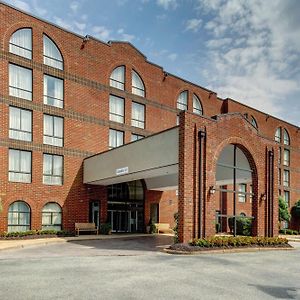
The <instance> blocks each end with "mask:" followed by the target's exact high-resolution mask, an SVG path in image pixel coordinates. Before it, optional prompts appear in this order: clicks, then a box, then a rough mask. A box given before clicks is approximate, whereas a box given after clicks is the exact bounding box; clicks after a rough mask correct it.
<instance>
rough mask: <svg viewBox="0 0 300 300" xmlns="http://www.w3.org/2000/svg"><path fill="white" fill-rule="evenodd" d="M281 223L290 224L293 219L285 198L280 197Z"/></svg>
mask: <svg viewBox="0 0 300 300" xmlns="http://www.w3.org/2000/svg"><path fill="white" fill-rule="evenodd" d="M278 200H279V214H278V217H279V221H286V222H288V221H289V220H290V219H291V214H290V212H289V208H288V205H287V203H286V202H285V200H284V199H283V197H281V196H280V197H279V199H278Z"/></svg>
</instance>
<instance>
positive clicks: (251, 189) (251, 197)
mask: <svg viewBox="0 0 300 300" xmlns="http://www.w3.org/2000/svg"><path fill="white" fill-rule="evenodd" d="M249 193H250V195H249V200H250V203H252V199H253V185H252V184H250V185H249Z"/></svg>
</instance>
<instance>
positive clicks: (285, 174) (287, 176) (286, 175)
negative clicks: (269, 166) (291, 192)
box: [283, 170, 290, 186]
mask: <svg viewBox="0 0 300 300" xmlns="http://www.w3.org/2000/svg"><path fill="white" fill-rule="evenodd" d="M283 185H284V186H290V171H288V170H284V171H283Z"/></svg>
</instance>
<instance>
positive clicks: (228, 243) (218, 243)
mask: <svg viewBox="0 0 300 300" xmlns="http://www.w3.org/2000/svg"><path fill="white" fill-rule="evenodd" d="M189 244H190V245H191V246H197V247H201V248H231V247H246V246H248V247H254V246H257V247H268V246H283V245H288V240H287V239H286V238H279V237H250V236H236V237H233V236H216V237H210V238H205V239H194V240H192V241H191V242H190V243H189Z"/></svg>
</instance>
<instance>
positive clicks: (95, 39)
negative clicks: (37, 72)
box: [0, 0, 300, 129]
mask: <svg viewBox="0 0 300 300" xmlns="http://www.w3.org/2000/svg"><path fill="white" fill-rule="evenodd" d="M0 4H3V5H5V6H8V7H10V8H12V9H14V10H16V11H19V12H21V13H23V14H25V15H28V16H30V17H32V18H35V19H37V20H39V21H42V22H44V23H47V24H50V25H52V26H54V27H56V28H58V29H60V30H62V31H64V32H67V33H70V34H72V35H75V36H77V37H78V38H80V39H84V38H86V37H88V38H90V39H93V40H94V41H96V42H99V43H101V44H103V45H106V46H108V47H109V46H111V44H113V43H124V44H128V45H129V46H131V47H132V48H134V49H135V50H136V51H137V52H138V53H139V54H140V55H142V56H143V57H144V59H145V61H146V62H148V63H150V64H152V65H154V66H156V67H158V68H160V69H162V71H163V72H165V74H167V75H170V76H172V77H174V78H177V79H179V80H182V81H184V82H186V83H188V84H191V85H193V86H195V87H197V88H201V89H203V90H205V91H207V92H209V93H213V94H216V95H217V93H216V92H214V91H212V90H210V89H207V88H205V87H203V86H201V85H199V84H196V83H194V82H191V81H189V80H187V79H184V78H182V77H180V76H177V75H174V74H172V73H169V72H167V71H164V68H163V67H162V66H159V65H157V64H155V63H153V62H151V61H148V59H147V57H146V56H145V55H144V54H143V53H142V52H141V51H140V50H139V49H137V48H136V47H135V46H134V45H133V44H132V43H130V42H127V41H118V40H116V41H108V42H107V43H106V42H104V41H102V40H100V39H98V38H95V37H93V36H91V35H85V36H82V35H80V34H78V33H76V32H74V31H71V30H68V29H66V28H63V27H61V26H59V25H57V24H55V23H52V22H51V21H48V20H46V19H43V18H41V17H38V16H36V15H34V14H32V13H29V12H26V11H24V10H22V9H20V8H18V7H15V6H13V5H11V4H8V3H6V2H5V1H3V0H0ZM217 100H221V101H233V102H235V103H238V104H240V105H243V106H245V107H247V108H250V109H253V110H255V111H257V112H259V113H262V114H264V115H266V117H267V116H269V117H272V118H274V119H276V120H278V121H281V122H284V123H286V124H288V125H289V126H292V127H295V128H297V129H300V127H299V126H297V125H294V124H292V123H290V122H288V121H285V120H283V119H280V118H278V117H275V116H273V115H270V114H268V113H266V112H263V111H261V110H258V109H256V108H254V107H251V106H249V105H247V104H244V103H241V102H239V101H237V100H233V99H231V98H225V99H223V98H220V97H217Z"/></svg>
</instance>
